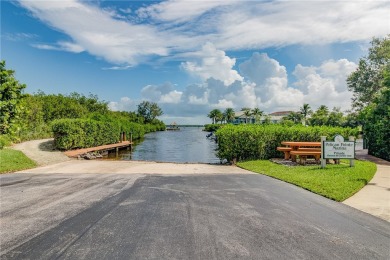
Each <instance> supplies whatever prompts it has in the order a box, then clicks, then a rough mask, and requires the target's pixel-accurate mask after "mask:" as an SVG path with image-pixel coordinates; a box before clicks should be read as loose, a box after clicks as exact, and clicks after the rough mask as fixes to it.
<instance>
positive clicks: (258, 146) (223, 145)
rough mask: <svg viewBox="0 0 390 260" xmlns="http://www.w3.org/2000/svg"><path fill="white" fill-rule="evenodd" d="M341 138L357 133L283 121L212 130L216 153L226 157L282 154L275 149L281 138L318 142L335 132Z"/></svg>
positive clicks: (259, 157) (240, 158)
mask: <svg viewBox="0 0 390 260" xmlns="http://www.w3.org/2000/svg"><path fill="white" fill-rule="evenodd" d="M337 134H339V135H342V136H343V137H344V138H345V139H348V137H349V136H355V137H356V136H357V135H358V129H353V128H342V127H328V126H315V127H305V126H292V127H287V126H283V125H276V124H275V125H237V126H234V125H227V126H224V127H222V128H220V129H219V130H218V131H217V132H216V136H217V139H218V151H217V156H218V157H219V158H220V159H221V160H223V159H226V160H228V161H235V160H237V161H243V160H250V159H270V158H277V157H280V158H281V157H283V153H282V152H279V151H277V150H276V148H277V147H278V146H281V142H283V141H308V142H319V141H320V140H321V136H326V137H327V140H333V137H334V136H335V135H337Z"/></svg>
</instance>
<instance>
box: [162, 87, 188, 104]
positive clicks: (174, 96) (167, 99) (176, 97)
mask: <svg viewBox="0 0 390 260" xmlns="http://www.w3.org/2000/svg"><path fill="white" fill-rule="evenodd" d="M182 95H183V92H180V91H177V90H173V91H171V92H169V93H167V94H164V95H162V96H161V98H160V101H159V102H160V103H170V104H177V103H179V102H180V100H181V96H182Z"/></svg>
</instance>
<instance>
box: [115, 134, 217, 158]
mask: <svg viewBox="0 0 390 260" xmlns="http://www.w3.org/2000/svg"><path fill="white" fill-rule="evenodd" d="M202 129H203V128H202V127H182V128H181V129H180V131H165V132H155V133H150V134H147V135H145V138H144V140H142V141H141V142H139V143H138V144H136V145H135V146H134V147H133V152H132V153H131V151H130V150H122V151H120V152H119V157H118V159H120V160H143V161H158V162H181V163H183V162H190V163H219V162H220V160H219V159H218V158H217V157H216V155H215V149H216V148H217V144H216V143H215V141H214V140H210V139H208V138H206V135H207V132H203V131H202ZM115 156H116V155H115V152H113V153H110V154H109V157H110V158H112V157H114V158H115Z"/></svg>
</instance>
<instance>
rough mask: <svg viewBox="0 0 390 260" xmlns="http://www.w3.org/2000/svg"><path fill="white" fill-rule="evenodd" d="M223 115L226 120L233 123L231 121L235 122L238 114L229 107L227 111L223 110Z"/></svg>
mask: <svg viewBox="0 0 390 260" xmlns="http://www.w3.org/2000/svg"><path fill="white" fill-rule="evenodd" d="M223 115H224V117H225V120H226V122H227V123H231V122H233V120H234V117H235V115H236V114H235V113H234V110H233V108H230V107H229V108H226V109H225V111H224V112H223Z"/></svg>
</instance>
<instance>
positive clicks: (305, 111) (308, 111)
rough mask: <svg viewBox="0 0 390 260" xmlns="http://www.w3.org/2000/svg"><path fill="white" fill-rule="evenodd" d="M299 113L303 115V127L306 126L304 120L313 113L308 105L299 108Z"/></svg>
mask: <svg viewBox="0 0 390 260" xmlns="http://www.w3.org/2000/svg"><path fill="white" fill-rule="evenodd" d="M300 112H301V114H302V115H303V120H304V122H305V125H306V118H307V116H308V115H310V114H311V113H313V111H312V110H311V107H310V105H309V104H303V107H301V108H300Z"/></svg>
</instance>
